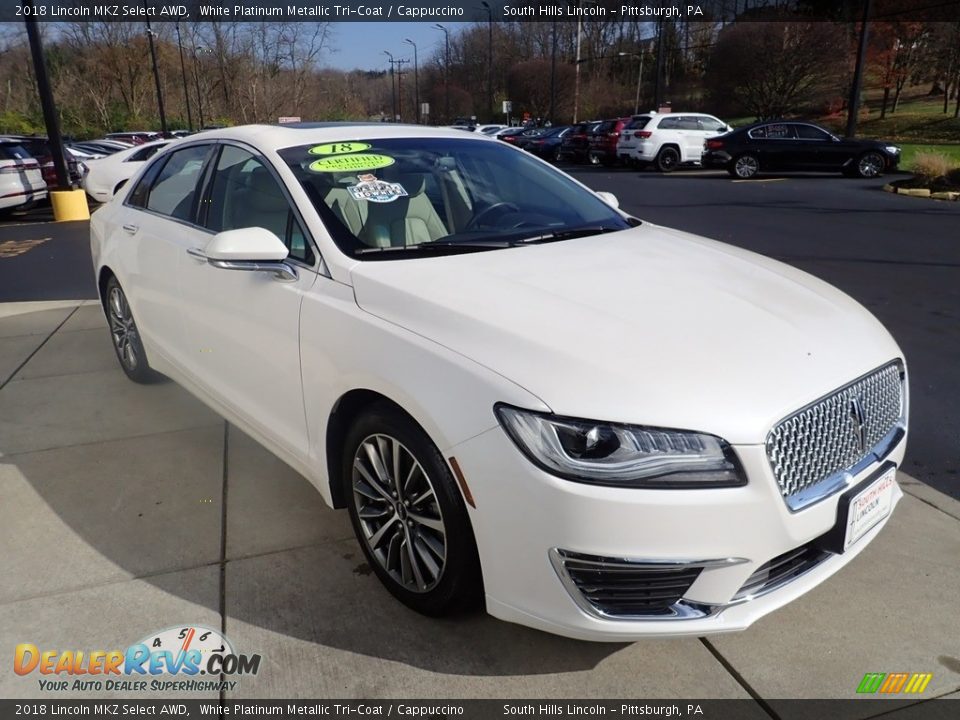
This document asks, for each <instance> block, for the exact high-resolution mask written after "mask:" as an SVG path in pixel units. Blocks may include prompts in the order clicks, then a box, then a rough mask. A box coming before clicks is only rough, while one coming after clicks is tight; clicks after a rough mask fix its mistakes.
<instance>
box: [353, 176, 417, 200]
mask: <svg viewBox="0 0 960 720" xmlns="http://www.w3.org/2000/svg"><path fill="white" fill-rule="evenodd" d="M357 179H358V180H359V181H360V182H358V183H357V184H356V185H351V186H350V187H348V188H347V190H348V191H349V192H350V195H351V196H353V199H354V200H367V201H368V202H375V203H388V202H393V201H394V200H396V199H397V198H398V197H406V196H407V191H406V190H404V188H403V185H401V184H400V183H392V182H387V181H386V180H377V178H376V176H375V175H358V176H357Z"/></svg>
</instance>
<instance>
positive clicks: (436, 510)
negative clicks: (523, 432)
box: [342, 403, 483, 616]
mask: <svg viewBox="0 0 960 720" xmlns="http://www.w3.org/2000/svg"><path fill="white" fill-rule="evenodd" d="M343 457H344V463H343V468H342V470H343V476H342V481H343V484H344V490H345V493H346V496H347V497H349V498H350V500H349V502H348V506H349V512H350V520H351V522H352V523H353V529H354V532H355V533H356V536H357V539H358V540H359V542H360V546H361V548H362V549H363V553H364V555H365V556H366V558H367V561H368V562H369V564H370V566H371V567H372V568H373V570H374V572H375V573H376V574H377V577H378V578H379V579H380V582H382V583H383V584H384V586H386V588H387V590H389V591H390V593H391V594H393V595H394V597H396V598H397V599H398V600H400V601H401V602H402V603H403V604H404V605H407V606H408V607H410V608H412V609H413V610H416V611H417V612H420V613H423V614H424V615H432V616H437V615H444V614H447V613H449V612H451V611H453V610H456V609H459V608H465V607H471V606H475V605H478V604H479V602H480V600H481V599H482V597H483V590H482V587H483V585H482V581H481V576H480V562H479V560H478V557H477V549H476V543H475V541H474V537H473V531H472V529H471V526H470V519H469V517H468V515H467V511H466V508H465V507H464V504H463V500H462V498H461V496H460V492H459V490H458V488H457V485H456V482H455V481H454V479H453V477H452V475H451V474H450V470H449V469H448V467H447V464H446V463H445V462H444V460H443V457H442V456H441V455H440V452H439V451H438V450H437V448H436V446H435V445H434V444H433V443H432V442H431V440H430V438H428V437H427V435H426V433H424V432H423V430H421V429H420V427H419V426H418V425H417V424H416V423H414V422H413V421H412V420H411V419H410V418H408V417H407V416H406V415H404V414H403V413H402V412H400V411H399V410H398V409H396V408H395V407H393V406H392V405H390V404H388V403H383V404H377V405H374V406H373V407H371V408H370V409H369V410H368V411H366V412H365V413H364V414H363V415H361V416H360V417H359V418H358V419H357V421H356V422H355V423H354V425H353V427H352V428H351V430H350V432H349V434H348V436H347V440H346V446H345V452H344V456H343Z"/></svg>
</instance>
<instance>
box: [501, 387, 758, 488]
mask: <svg viewBox="0 0 960 720" xmlns="http://www.w3.org/2000/svg"><path fill="white" fill-rule="evenodd" d="M496 412H497V415H498V417H499V418H500V422H501V424H502V425H503V427H504V429H505V430H506V431H507V434H508V435H509V436H510V439H511V440H513V442H514V443H516V445H517V447H519V448H520V450H521V451H523V453H524V454H525V455H526V456H527V457H528V458H530V460H531V461H533V463H534V464H536V465H538V466H539V467H540V468H542V469H543V470H546V471H547V472H549V473H552V474H554V475H559V476H560V477H562V478H566V479H567V480H574V481H576V482H584V483H592V484H595V485H608V486H611V487H644V488H699V487H734V486H739V485H746V483H747V480H746V477H745V476H744V474H743V471H742V470H741V468H740V464H739V462H738V461H737V458H736V455H735V454H734V453H733V450H732V449H731V448H730V446H729V445H728V444H727V443H726V442H725V441H724V440H721V439H720V438H718V437H715V436H713V435H705V434H703V433H696V432H688V431H685V430H665V429H662V428H651V427H640V426H636V425H620V424H615V423H605V422H597V421H593V420H579V419H576V418H568V417H560V416H558V415H547V414H544V413H536V412H531V411H529V410H520V409H518V408H514V407H510V406H509V405H497V406H496Z"/></svg>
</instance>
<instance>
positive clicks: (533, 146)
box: [516, 125, 570, 160]
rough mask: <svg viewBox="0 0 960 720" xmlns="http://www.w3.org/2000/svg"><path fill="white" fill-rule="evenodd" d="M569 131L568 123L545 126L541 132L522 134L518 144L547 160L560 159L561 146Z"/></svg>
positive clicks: (519, 146)
mask: <svg viewBox="0 0 960 720" xmlns="http://www.w3.org/2000/svg"><path fill="white" fill-rule="evenodd" d="M569 132H570V127H569V126H568V125H564V126H561V127H549V128H544V129H543V130H542V131H541V132H539V133H537V134H535V135H532V136H529V137H528V136H526V135H521V136H520V138H519V139H518V140H517V142H516V145H517V147H518V148H522V149H524V150H526V151H527V152H531V153H533V154H534V155H539V156H540V157H542V158H544V159H546V160H559V159H560V146H561V144H562V143H563V139H564V137H566V136H567V134H568V133H569Z"/></svg>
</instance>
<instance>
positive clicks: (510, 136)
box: [495, 127, 535, 145]
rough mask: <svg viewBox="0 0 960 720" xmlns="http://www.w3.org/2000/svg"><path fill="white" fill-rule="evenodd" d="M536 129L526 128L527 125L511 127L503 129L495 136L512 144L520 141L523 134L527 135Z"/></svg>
mask: <svg viewBox="0 0 960 720" xmlns="http://www.w3.org/2000/svg"><path fill="white" fill-rule="evenodd" d="M534 131H535V129H534V130H531V129H530V128H526V127H518V128H510V129H508V130H501V131H500V132H498V133H497V134H496V136H495V137H496V138H497V139H498V140H503V141H504V142H506V143H510V144H511V145H516V144H517V143H518V142H520V136H521V135H526V134H527V133H530V132H534Z"/></svg>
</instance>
